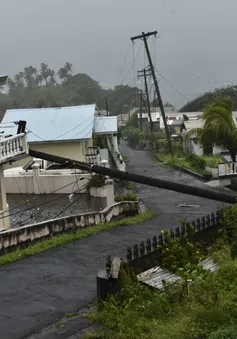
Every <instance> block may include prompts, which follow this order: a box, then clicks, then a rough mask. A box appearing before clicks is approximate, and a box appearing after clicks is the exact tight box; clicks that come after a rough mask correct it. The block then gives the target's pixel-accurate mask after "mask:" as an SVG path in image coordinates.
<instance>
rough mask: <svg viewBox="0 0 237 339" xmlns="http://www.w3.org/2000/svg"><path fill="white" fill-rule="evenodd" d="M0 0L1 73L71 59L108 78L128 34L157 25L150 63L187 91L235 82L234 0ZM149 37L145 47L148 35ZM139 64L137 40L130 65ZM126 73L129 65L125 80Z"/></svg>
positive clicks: (178, 101) (169, 95) (116, 73)
mask: <svg viewBox="0 0 237 339" xmlns="http://www.w3.org/2000/svg"><path fill="white" fill-rule="evenodd" d="M0 5H1V11H0V22H1V63H0V73H1V74H5V73H7V74H9V75H13V74H15V73H16V72H18V71H19V70H21V69H22V68H24V67H25V66H28V65H30V64H32V65H35V66H38V65H39V64H40V63H41V62H46V63H48V64H49V65H50V67H52V68H55V69H57V68H59V67H61V65H62V64H63V63H64V62H65V61H70V62H72V63H73V65H74V69H75V71H77V72H85V73H88V74H89V75H90V76H92V77H93V78H95V79H97V80H99V81H101V82H102V83H103V84H105V85H111V86H112V85H114V84H115V82H116V80H117V79H118V78H119V79H120V80H121V79H122V78H123V77H125V75H126V72H127V71H128V70H129V68H130V67H131V65H132V47H131V48H130V54H129V56H128V59H127V63H126V65H125V69H124V72H123V74H120V73H121V69H122V66H123V62H124V58H125V54H126V52H127V50H128V47H129V43H130V41H129V39H130V37H131V36H133V35H137V34H140V33H141V32H142V31H151V30H158V31H159V33H160V39H159V40H157V41H156V62H155V64H156V66H157V68H158V69H159V70H160V71H161V73H162V74H163V75H164V76H165V77H166V78H167V79H168V80H169V81H170V82H171V83H172V84H173V85H175V86H176V87H177V88H178V89H179V90H180V91H181V92H182V93H183V94H184V95H185V96H186V97H188V98H190V99H192V98H193V97H194V96H196V95H198V94H200V93H202V92H204V91H206V90H212V89H213V88H215V87H218V86H221V85H222V84H224V83H228V82H236V75H235V69H236V66H235V65H236V52H237V47H236V44H235V32H236V28H237V27H236V26H237V23H236V14H235V13H236V10H237V2H236V0H226V1H223V0H200V1H196V0H178V1H177V0H147V1H146V2H144V1H141V0H119V1H118V0H38V1H34V0H0ZM139 44H140V42H139V41H137V42H136V44H135V47H134V48H135V50H136V51H137V49H138V48H139ZM149 44H150V47H151V50H152V48H153V45H154V41H153V39H152V38H151V39H150V40H149ZM152 53H153V52H152ZM153 55H154V53H153ZM143 67H144V49H143V47H142V49H141V52H140V54H139V57H138V59H137V61H136V69H141V68H143ZM197 74H200V76H196V75H197ZM132 78H133V71H132V70H131V72H130V74H129V75H128V77H127V79H126V82H129V81H130V80H132ZM210 80H212V81H211V82H210ZM161 92H162V94H163V97H164V100H168V101H171V102H173V103H174V104H175V105H177V106H181V105H182V104H183V103H185V101H184V99H183V98H182V97H181V96H180V95H178V94H177V93H176V92H174V91H173V89H171V87H170V86H169V85H168V84H166V83H165V82H161Z"/></svg>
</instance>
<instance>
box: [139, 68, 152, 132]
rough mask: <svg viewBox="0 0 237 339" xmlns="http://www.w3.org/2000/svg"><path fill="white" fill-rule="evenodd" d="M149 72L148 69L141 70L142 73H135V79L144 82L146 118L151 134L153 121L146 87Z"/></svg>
mask: <svg viewBox="0 0 237 339" xmlns="http://www.w3.org/2000/svg"><path fill="white" fill-rule="evenodd" d="M151 75H152V74H151V71H150V69H145V68H144V69H143V70H142V71H138V72H137V77H138V79H139V78H141V77H142V78H144V82H145V91H146V101H147V113H148V117H149V120H150V128H151V132H153V130H154V129H153V121H152V118H151V106H150V99H149V92H148V86H147V76H151Z"/></svg>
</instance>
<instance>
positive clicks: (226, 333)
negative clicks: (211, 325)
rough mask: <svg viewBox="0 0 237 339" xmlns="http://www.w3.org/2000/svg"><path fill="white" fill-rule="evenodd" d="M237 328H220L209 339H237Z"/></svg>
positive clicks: (231, 326)
mask: <svg viewBox="0 0 237 339" xmlns="http://www.w3.org/2000/svg"><path fill="white" fill-rule="evenodd" d="M236 338H237V326H236V325H229V326H227V327H223V328H219V329H218V330H217V331H215V332H212V333H211V335H210V336H209V339H236Z"/></svg>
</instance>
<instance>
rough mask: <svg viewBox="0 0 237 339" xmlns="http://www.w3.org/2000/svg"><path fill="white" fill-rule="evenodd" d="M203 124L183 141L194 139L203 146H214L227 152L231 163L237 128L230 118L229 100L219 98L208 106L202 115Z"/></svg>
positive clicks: (234, 158)
mask: <svg viewBox="0 0 237 339" xmlns="http://www.w3.org/2000/svg"><path fill="white" fill-rule="evenodd" d="M202 119H203V120H204V121H205V124H204V126H203V127H202V128H195V129H191V130H190V131H189V132H188V133H186V135H185V138H184V139H190V138H192V137H196V138H197V139H198V140H199V141H200V143H201V144H202V145H203V147H205V146H210V145H211V146H212V145H216V146H218V147H219V148H220V149H224V150H228V151H229V153H230V156H231V158H232V160H233V161H235V160H236V154H237V127H236V123H235V122H234V120H233V116H232V100H231V98H221V99H218V100H216V101H215V102H213V103H210V104H208V105H207V106H206V107H205V109H204V111H203V114H202Z"/></svg>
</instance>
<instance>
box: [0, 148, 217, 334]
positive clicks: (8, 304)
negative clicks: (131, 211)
mask: <svg viewBox="0 0 237 339" xmlns="http://www.w3.org/2000/svg"><path fill="white" fill-rule="evenodd" d="M121 153H122V154H123V155H126V156H127V158H128V159H129V166H130V170H134V171H135V172H137V173H140V174H146V175H149V176H153V177H159V178H164V179H166V180H178V181H179V182H186V183H187V184H192V185H204V184H202V183H200V182H199V181H198V180H196V179H193V178H191V177H189V176H188V175H184V174H180V173H179V172H174V171H171V170H169V169H164V168H161V167H160V166H159V165H157V164H156V163H155V162H153V161H152V160H151V159H150V158H149V156H148V155H147V154H146V153H145V152H141V151H134V150H131V149H129V148H128V147H127V146H126V145H124V144H123V145H121ZM138 191H139V194H140V196H141V198H142V200H143V202H144V203H145V204H146V206H147V207H149V208H152V209H153V210H155V211H157V212H159V213H160V215H159V216H157V217H155V218H154V219H152V220H148V221H145V222H144V223H142V224H139V225H135V226H131V227H129V226H126V227H120V228H118V229H114V230H111V231H108V232H102V233H99V234H96V235H94V236H91V237H88V238H86V239H82V240H79V241H75V242H74V243H71V244H68V245H66V246H63V247H59V248H55V249H50V250H47V251H45V252H43V253H40V254H37V255H35V256H33V257H30V258H26V259H23V260H20V261H17V262H15V263H12V264H10V265H6V266H3V267H1V268H0V305H1V312H0V338H3V339H23V338H40V339H53V338H68V337H69V336H70V335H72V334H73V333H75V332H76V331H77V330H76V329H74V330H73V331H74V332H73V331H71V332H70V331H69V332H68V334H66V333H64V334H62V335H58V334H56V333H48V332H47V330H45V329H46V328H47V326H49V325H50V324H55V323H57V322H58V321H59V319H61V318H62V317H63V316H64V315H65V314H67V313H69V312H75V311H77V310H78V309H82V308H84V307H86V306H87V305H88V303H89V302H91V300H92V299H93V297H95V296H96V273H97V272H98V270H100V269H101V268H103V267H104V263H105V258H106V256H107V255H108V254H110V255H112V256H113V255H116V256H125V255H126V248H127V247H128V246H130V245H133V244H134V243H136V242H140V241H141V240H145V239H146V238H147V237H149V236H153V235H155V234H158V233H159V231H160V230H161V229H169V228H170V227H172V226H175V224H176V223H177V220H176V219H177V218H184V216H187V217H188V218H192V219H194V218H197V217H199V216H203V215H205V214H207V213H210V212H212V211H215V210H216V208H217V207H218V206H219V203H218V202H215V201H211V200H206V199H201V198H197V197H193V196H187V195H184V194H179V193H175V192H169V191H165V190H162V189H157V188H152V187H146V186H142V187H141V186H140V188H139V185H138ZM184 202H185V203H190V204H193V205H200V207H193V208H178V207H175V206H176V205H178V204H180V203H184ZM81 326H83V324H82V323H81V322H80V321H78V329H79V328H80V327H81ZM37 332H38V333H39V334H36V333H37Z"/></svg>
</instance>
